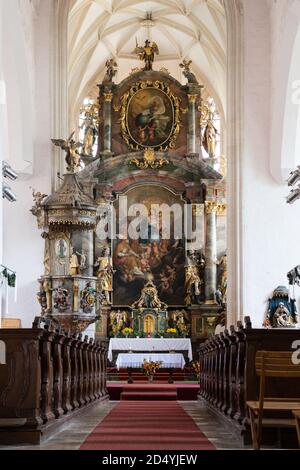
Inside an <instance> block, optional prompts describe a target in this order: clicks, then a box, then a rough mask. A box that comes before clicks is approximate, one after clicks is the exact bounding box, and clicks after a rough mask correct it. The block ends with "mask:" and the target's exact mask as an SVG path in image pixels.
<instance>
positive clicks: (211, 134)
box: [202, 119, 218, 157]
mask: <svg viewBox="0 0 300 470" xmlns="http://www.w3.org/2000/svg"><path fill="white" fill-rule="evenodd" d="M217 134H218V131H217V129H216V128H215V126H214V123H213V121H212V119H209V120H208V122H207V124H206V127H205V130H204V135H203V139H202V144H203V147H204V150H205V151H206V152H207V153H208V155H209V156H210V157H214V156H215V153H216V143H217Z"/></svg>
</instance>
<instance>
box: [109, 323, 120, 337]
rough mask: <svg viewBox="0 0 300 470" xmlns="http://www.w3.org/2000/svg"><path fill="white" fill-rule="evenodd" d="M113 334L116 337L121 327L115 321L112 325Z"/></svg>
mask: <svg viewBox="0 0 300 470" xmlns="http://www.w3.org/2000/svg"><path fill="white" fill-rule="evenodd" d="M111 331H112V334H113V335H114V336H115V337H116V336H117V335H118V333H119V327H118V325H117V323H114V324H113V325H112V327H111Z"/></svg>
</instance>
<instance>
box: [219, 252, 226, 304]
mask: <svg viewBox="0 0 300 470" xmlns="http://www.w3.org/2000/svg"><path fill="white" fill-rule="evenodd" d="M217 265H218V267H219V277H220V289H219V290H220V291H221V295H222V302H223V304H226V298H227V255H226V253H224V255H223V256H221V258H220V259H219V261H218V262H217Z"/></svg>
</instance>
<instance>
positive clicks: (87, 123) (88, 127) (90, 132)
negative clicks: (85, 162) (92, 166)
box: [80, 113, 98, 157]
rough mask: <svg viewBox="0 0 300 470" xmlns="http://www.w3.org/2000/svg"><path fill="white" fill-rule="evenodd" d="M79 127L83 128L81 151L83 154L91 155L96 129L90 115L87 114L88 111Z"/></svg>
mask: <svg viewBox="0 0 300 470" xmlns="http://www.w3.org/2000/svg"><path fill="white" fill-rule="evenodd" d="M80 128H81V129H84V138H83V145H82V153H83V155H87V156H88V157H92V156H93V148H94V144H95V141H96V137H97V134H98V130H97V127H96V126H95V124H94V121H93V119H92V117H91V116H89V113H86V119H85V120H84V123H83V124H82V126H80Z"/></svg>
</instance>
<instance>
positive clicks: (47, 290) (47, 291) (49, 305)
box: [43, 279, 52, 313]
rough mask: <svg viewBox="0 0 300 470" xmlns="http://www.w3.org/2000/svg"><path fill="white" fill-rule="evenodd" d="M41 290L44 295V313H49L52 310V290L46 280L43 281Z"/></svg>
mask: <svg viewBox="0 0 300 470" xmlns="http://www.w3.org/2000/svg"><path fill="white" fill-rule="evenodd" d="M43 289H44V292H45V295H46V306H47V308H46V313H50V312H51V310H52V288H51V283H50V281H49V280H48V279H45V280H44V282H43Z"/></svg>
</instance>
